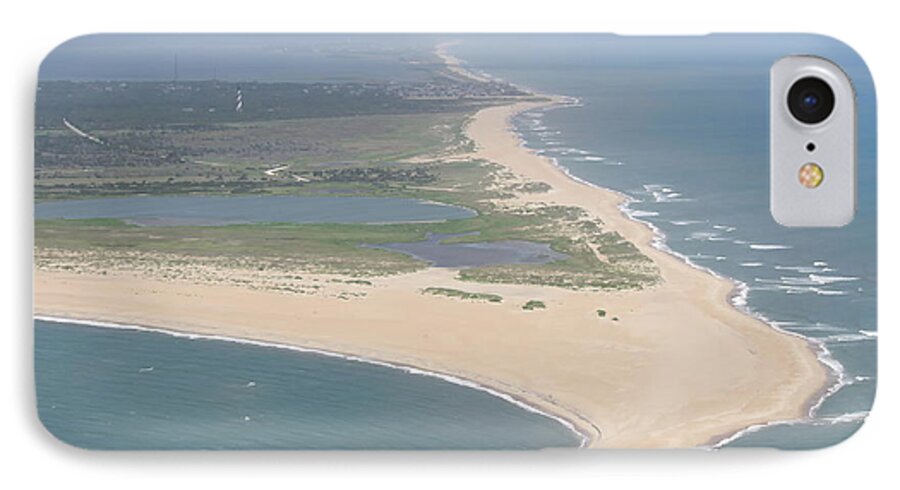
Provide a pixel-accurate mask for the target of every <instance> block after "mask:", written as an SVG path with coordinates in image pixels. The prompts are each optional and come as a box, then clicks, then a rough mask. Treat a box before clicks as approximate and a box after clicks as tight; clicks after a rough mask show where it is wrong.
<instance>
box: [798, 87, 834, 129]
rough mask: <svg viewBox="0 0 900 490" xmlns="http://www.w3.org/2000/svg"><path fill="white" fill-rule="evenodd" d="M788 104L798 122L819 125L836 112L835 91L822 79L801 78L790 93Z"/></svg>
mask: <svg viewBox="0 0 900 490" xmlns="http://www.w3.org/2000/svg"><path fill="white" fill-rule="evenodd" d="M787 103H788V109H790V111H791V114H792V115H793V116H794V117H795V118H797V120H798V121H800V122H802V123H806V124H818V123H820V122H822V121H824V120H826V119H828V116H830V115H831V112H832V111H833V110H834V91H833V90H831V87H829V86H828V84H827V83H825V82H824V81H823V80H822V79H820V78H816V77H806V78H801V79H800V80H797V81H796V82H794V85H792V86H791V89H790V90H789V91H788V100H787Z"/></svg>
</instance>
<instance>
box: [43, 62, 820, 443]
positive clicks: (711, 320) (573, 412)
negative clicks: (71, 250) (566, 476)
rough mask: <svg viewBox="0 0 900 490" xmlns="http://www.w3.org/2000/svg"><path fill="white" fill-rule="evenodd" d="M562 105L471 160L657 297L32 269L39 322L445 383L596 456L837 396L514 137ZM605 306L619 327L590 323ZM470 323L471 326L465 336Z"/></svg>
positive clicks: (606, 195) (782, 415)
mask: <svg viewBox="0 0 900 490" xmlns="http://www.w3.org/2000/svg"><path fill="white" fill-rule="evenodd" d="M445 61H446V60H445ZM448 64H449V62H448ZM460 70H463V69H460ZM463 71H464V70H463ZM454 73H456V74H457V75H460V73H461V72H460V71H459V70H454ZM566 100H568V101H571V100H572V99H571V98H562V97H555V96H551V97H549V99H548V100H542V101H534V100H524V101H523V100H518V101H515V102H513V103H510V104H505V105H501V106H494V107H489V108H485V109H481V110H479V111H478V113H477V114H475V116H473V117H472V119H471V120H470V121H469V122H468V124H467V125H466V127H465V132H466V134H467V136H468V137H469V138H470V139H471V140H472V141H473V142H474V143H475V146H476V148H477V149H476V150H475V152H474V153H472V154H470V155H468V156H469V157H472V158H481V159H485V160H488V161H491V162H494V163H496V164H499V165H502V166H503V167H504V168H505V169H507V170H509V171H511V172H512V173H513V174H514V175H516V176H517V177H518V178H522V179H525V180H528V181H534V182H543V183H545V184H548V185H549V186H550V189H551V190H550V191H548V192H546V193H536V194H527V193H518V194H517V195H516V201H517V202H518V203H520V204H521V203H525V204H544V205H564V206H576V207H579V208H581V209H583V210H585V212H587V213H588V215H590V216H591V217H593V218H595V219H597V220H599V221H601V222H602V223H603V227H604V229H606V230H609V231H615V232H617V233H619V234H620V235H621V236H622V237H623V238H624V239H625V240H627V241H628V242H631V243H632V244H634V246H636V247H637V248H638V249H639V250H640V251H641V252H642V253H643V254H644V255H646V256H648V257H649V258H650V259H651V260H652V261H653V262H654V264H655V265H656V266H657V268H658V269H659V275H660V278H661V279H660V282H659V284H657V285H654V286H651V287H648V288H645V289H643V290H634V291H599V292H584V291H571V290H562V289H558V288H551V287H544V286H529V285H520V284H485V283H473V282H464V281H460V280H458V279H456V278H455V272H456V271H455V270H454V269H438V268H429V269H426V270H424V271H420V272H415V273H409V274H402V275H399V276H394V277H386V278H378V279H376V280H373V283H374V286H373V287H372V288H371V290H370V291H369V293H368V296H367V297H366V298H363V299H355V300H352V301H350V302H346V301H340V300H336V299H333V298H327V297H293V296H288V295H282V294H278V293H266V292H260V291H256V290H253V289H252V288H242V287H234V286H224V285H206V284H191V283H184V282H179V281H174V282H172V281H169V282H167V281H165V280H158V279H147V278H144V277H139V276H138V275H135V274H131V275H129V274H119V275H116V274H111V275H110V276H100V275H87V274H85V275H78V274H71V273H64V272H47V271H40V270H38V271H36V273H35V311H36V314H37V315H40V316H45V317H46V316H53V317H64V318H84V317H87V318H92V319H96V322H105V321H108V322H113V323H118V324H126V325H149V326H150V327H148V328H153V329H158V330H160V331H169V332H180V333H181V334H182V335H201V336H202V335H207V336H220V337H229V338H237V339H241V338H245V339H253V341H256V342H263V343H270V344H279V345H285V346H290V347H292V348H296V349H297V350H304V349H305V350H308V351H317V350H319V351H327V352H332V353H335V354H337V353H346V355H347V356H355V357H359V358H365V359H370V360H372V361H373V363H379V362H382V363H384V364H388V365H395V366H406V367H408V368H409V369H416V370H420V371H427V372H431V373H436V374H443V373H447V374H446V375H447V376H451V377H454V378H456V379H458V380H460V381H461V382H470V383H474V384H476V385H481V386H485V387H487V388H489V389H493V390H496V391H497V392H498V393H499V394H500V395H506V396H509V397H510V399H512V400H519V401H520V402H521V403H523V404H525V405H528V406H530V407H532V408H535V409H536V410H538V411H539V412H547V413H549V414H551V415H549V416H551V417H558V420H563V421H568V422H569V423H570V424H571V427H573V428H577V429H576V432H579V433H581V434H583V437H585V438H586V442H585V443H584V445H587V446H590V447H595V446H602V447H628V448H638V447H655V448H661V447H701V448H703V447H706V448H709V447H710V446H711V444H713V445H712V447H716V446H715V445H714V444H715V441H717V440H718V441H720V442H721V441H722V440H727V439H728V438H729V437H731V436H733V435H735V434H738V433H740V432H741V431H745V430H749V429H750V428H751V427H753V426H758V425H764V424H771V423H773V422H777V421H781V420H792V419H798V418H803V417H806V416H808V414H809V410H810V409H811V408H812V407H811V405H810V400H812V399H813V397H815V396H817V395H820V394H821V393H822V390H823V386H824V389H826V390H827V388H828V387H829V386H832V383H831V381H830V380H831V378H830V376H829V374H828V373H827V372H826V370H825V367H826V366H825V365H823V364H822V363H821V361H820V359H819V357H818V356H817V355H816V353H815V351H814V349H813V348H812V342H811V341H810V339H808V338H807V337H803V336H800V335H797V334H790V333H787V332H784V331H783V330H780V329H776V328H773V326H772V325H770V324H768V323H766V322H763V321H762V320H761V319H760V318H757V317H754V316H752V315H750V314H749V313H747V312H745V311H742V310H740V309H739V308H738V307H737V306H736V305H734V303H733V302H732V300H731V298H732V297H733V294H734V290H735V287H736V284H735V281H733V280H730V279H727V278H725V277H723V276H720V275H717V274H715V273H711V272H712V271H706V270H702V269H699V268H697V267H694V266H692V265H691V264H690V263H688V262H685V261H683V260H681V259H680V258H679V257H678V256H677V255H675V253H670V252H667V251H666V250H664V249H662V248H660V247H659V246H657V242H658V240H659V236H658V233H657V232H656V231H654V229H653V228H654V227H652V225H649V226H648V224H647V223H646V222H644V221H641V220H638V219H636V218H634V217H632V216H629V215H627V213H626V210H625V209H623V206H627V202H628V196H626V195H624V194H622V193H619V192H617V191H613V190H609V189H606V188H603V187H600V186H596V185H594V184H590V183H586V182H583V181H580V180H581V179H577V177H574V176H571V175H570V174H569V173H568V172H567V170H566V169H565V168H564V167H561V166H560V165H558V162H557V161H554V159H552V158H548V157H545V156H542V155H539V154H537V153H536V152H535V151H534V150H532V149H530V148H528V147H526V146H525V145H524V141H523V140H522V138H521V137H519V135H517V134H516V133H515V131H514V128H513V127H512V118H513V117H515V116H516V115H517V114H519V113H521V112H524V111H527V110H531V109H536V108H548V107H551V106H553V105H554V104H559V103H562V102H563V101H566ZM662 243H663V246H664V242H662ZM429 286H447V287H455V288H461V289H465V290H467V291H474V292H484V293H498V294H502V296H503V298H504V304H503V305H492V304H479V303H473V302H465V301H462V300H454V299H447V298H439V297H425V296H423V295H421V294H420V293H419V291H421V290H422V289H423V288H425V287H429ZM73 291H75V292H76V293H75V294H73ZM528 299H541V300H543V301H546V302H547V304H548V305H549V308H548V310H546V311H535V312H524V313H523V312H522V311H521V310H520V309H519V308H518V306H517V305H518V304H521V303H523V302H524V301H526V300H528ZM162 305H164V306H165V307H164V308H160V306H162ZM248 305H252V306H249V307H248ZM598 306H602V307H603V308H604V309H606V310H609V311H610V312H612V313H613V314H616V315H618V316H622V320H621V321H616V322H608V321H601V320H598V319H597V318H596V313H595V312H596V308H597V307H598ZM673 313H676V314H673ZM417 318H421V319H422V320H423V321H422V322H418V321H416V320H415V319H417ZM472 318H478V319H479V322H478V325H479V328H477V329H473V328H470V323H471V319H472ZM411 320H413V321H411ZM296 325H302V328H299V329H298V328H295V326H296ZM157 327H159V328H157ZM786 333H787V335H786ZM501 397H502V396H501ZM561 423H563V422H561ZM563 425H566V424H565V423H564V424H563ZM601 428H602V431H603V433H602V436H603V437H600V436H601V432H600V431H601ZM723 434H724V435H723Z"/></svg>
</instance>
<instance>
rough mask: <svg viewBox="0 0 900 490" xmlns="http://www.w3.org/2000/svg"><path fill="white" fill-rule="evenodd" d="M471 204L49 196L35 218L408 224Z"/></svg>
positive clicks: (459, 212) (463, 214)
mask: <svg viewBox="0 0 900 490" xmlns="http://www.w3.org/2000/svg"><path fill="white" fill-rule="evenodd" d="M474 215H475V212H474V211H472V210H469V209H465V208H461V207H456V206H448V205H444V204H438V203H432V202H425V201H419V200H416V199H401V198H384V197H338V196H328V197H322V196H146V197H115V198H106V199H71V200H61V201H47V202H41V203H37V204H35V206H34V217H35V219H49V218H62V219H86V218H119V219H125V220H128V221H130V222H133V223H137V224H142V225H147V226H215V225H224V224H237V223H260V222H266V223H274V222H280V223H399V222H404V223H409V222H426V221H443V220H449V219H461V218H469V217H472V216H474Z"/></svg>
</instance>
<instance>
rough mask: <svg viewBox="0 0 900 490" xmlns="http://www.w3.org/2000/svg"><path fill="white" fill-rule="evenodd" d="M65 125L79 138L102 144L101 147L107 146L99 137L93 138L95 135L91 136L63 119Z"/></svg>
mask: <svg viewBox="0 0 900 490" xmlns="http://www.w3.org/2000/svg"><path fill="white" fill-rule="evenodd" d="M63 124H64V125H65V126H66V127H67V128H69V129H71V130H72V132H73V133H75V134H77V135H78V136H81V137H82V138H87V139H89V140H91V141H93V142H94V143H98V144H101V145H105V144H106V143H104V142H103V140H101V139H100V138H98V137H96V136H93V135H90V134H88V133H85V132H84V131H82V130H80V129H78V127H77V126H75V125H74V124H72V123H70V122H69V120H68V119H66V118H63Z"/></svg>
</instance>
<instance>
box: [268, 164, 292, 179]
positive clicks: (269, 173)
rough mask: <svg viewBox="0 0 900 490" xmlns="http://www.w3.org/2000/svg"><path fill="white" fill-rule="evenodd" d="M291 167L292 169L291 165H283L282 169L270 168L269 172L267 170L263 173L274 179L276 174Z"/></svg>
mask: <svg viewBox="0 0 900 490" xmlns="http://www.w3.org/2000/svg"><path fill="white" fill-rule="evenodd" d="M289 167H290V165H282V166H280V167H275V168H270V169H269V170H266V171H265V172H263V173H264V174H266V175H268V176H269V177H274V176H275V175H276V174H278V172H281V171H282V170H284V169H286V168H289Z"/></svg>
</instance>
